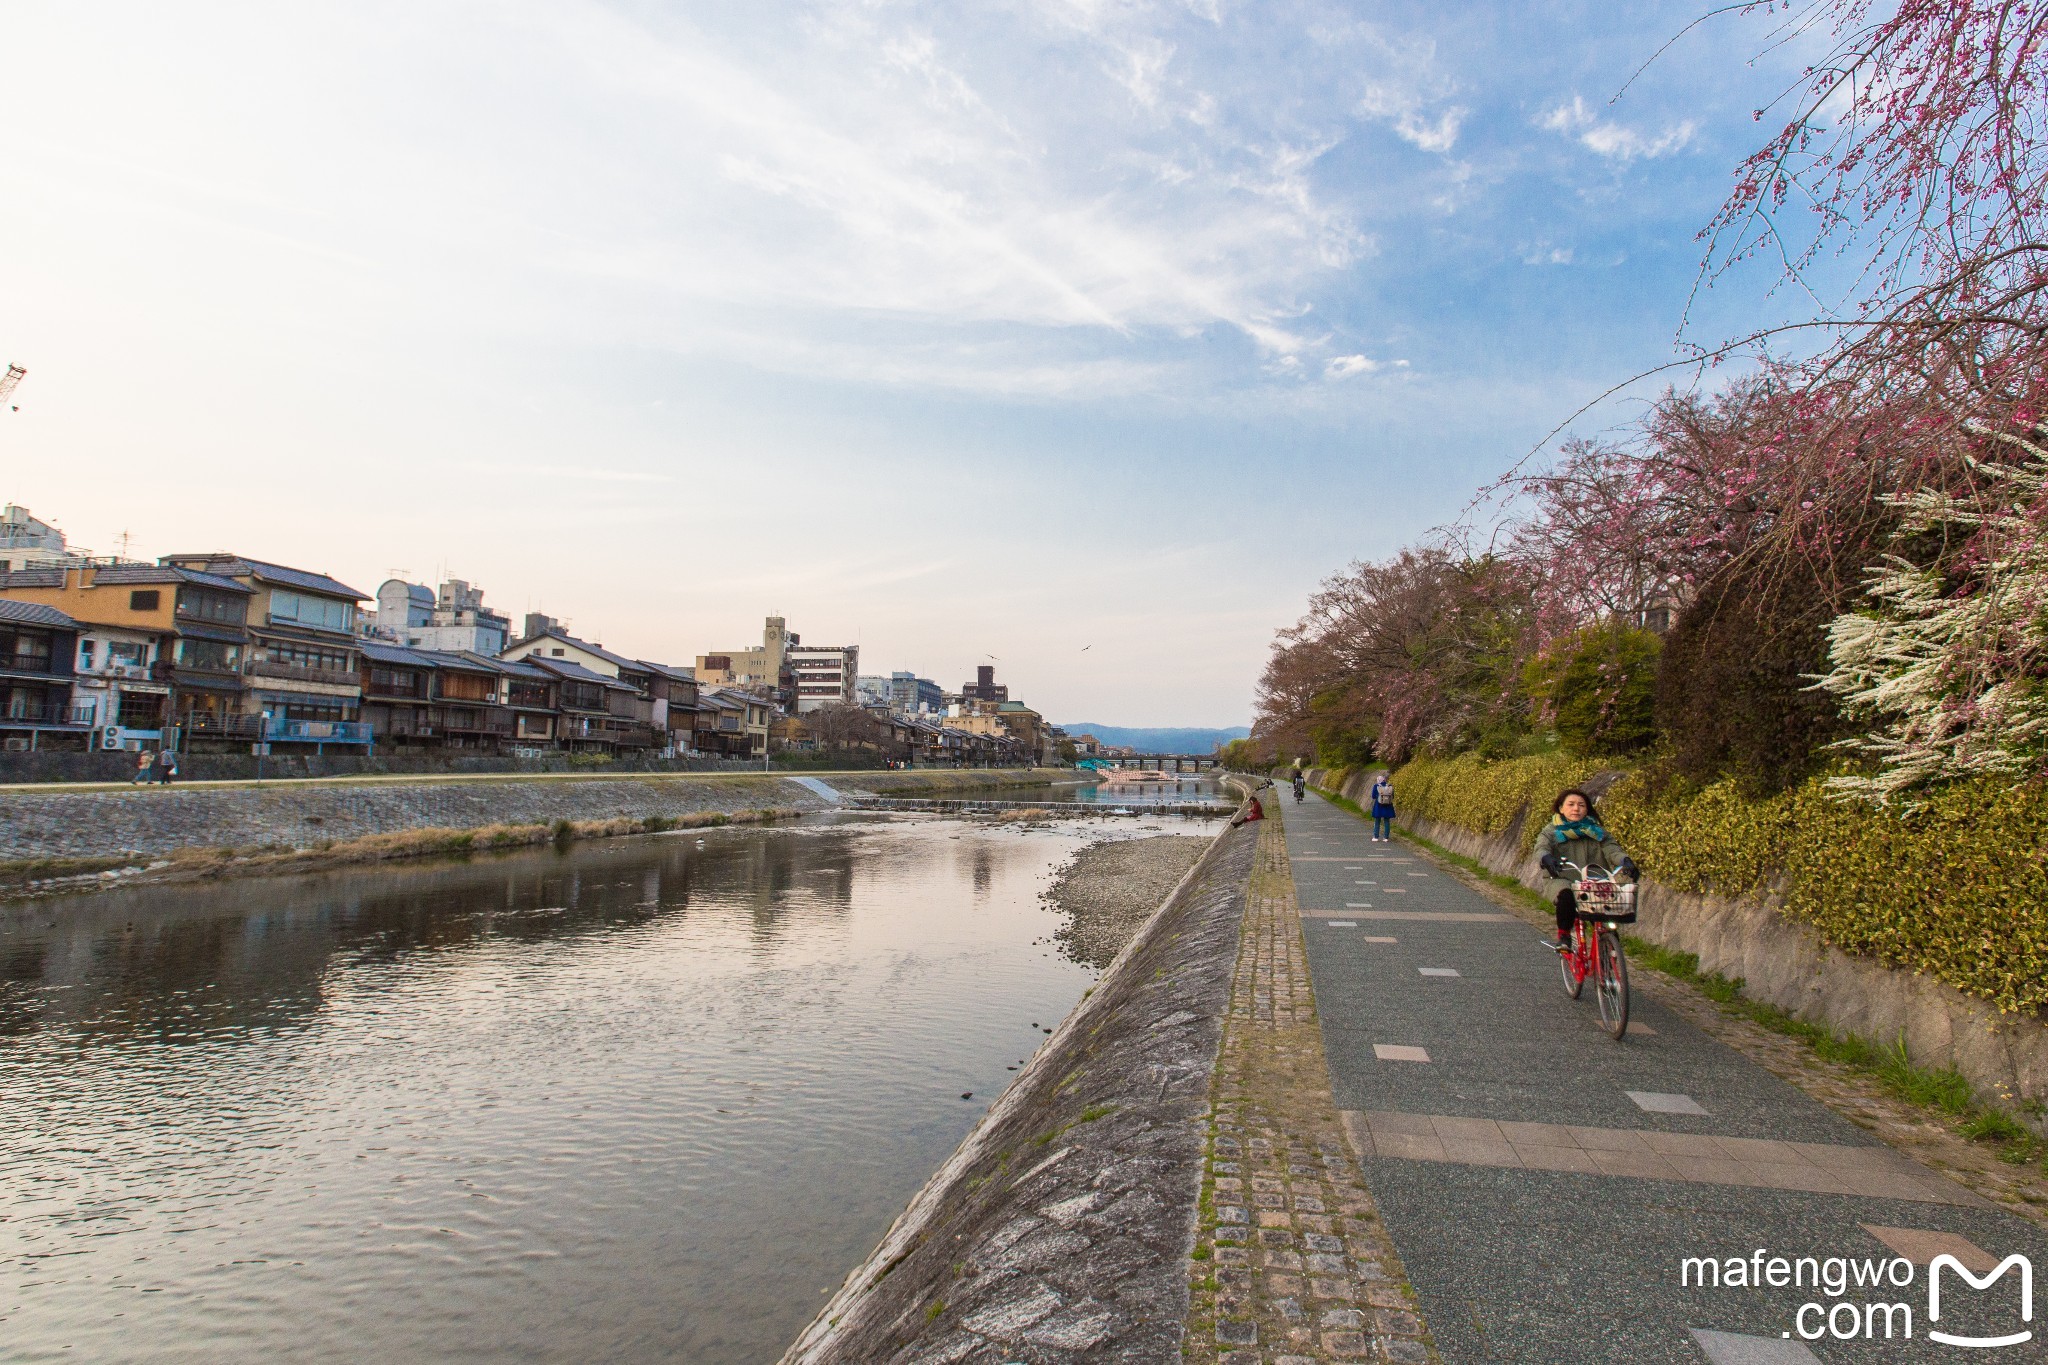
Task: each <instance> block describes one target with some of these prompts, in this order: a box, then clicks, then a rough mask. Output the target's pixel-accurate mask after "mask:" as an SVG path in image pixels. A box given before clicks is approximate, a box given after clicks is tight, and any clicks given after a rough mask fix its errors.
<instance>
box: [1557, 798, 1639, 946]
mask: <svg viewBox="0 0 2048 1365" xmlns="http://www.w3.org/2000/svg"><path fill="white" fill-rule="evenodd" d="M1550 811H1551V820H1550V827H1549V828H1548V829H1546V830H1544V831H1543V835H1542V838H1540V839H1539V840H1538V841H1537V847H1538V848H1540V849H1542V850H1543V854H1542V857H1541V858H1539V859H1538V860H1537V861H1538V862H1540V863H1541V864H1542V867H1543V872H1544V877H1545V880H1544V883H1543V895H1544V896H1545V897H1547V898H1550V899H1552V900H1554V901H1555V902H1556V903H1557V944H1556V947H1557V950H1558V951H1559V952H1565V951H1567V950H1569V949H1570V947H1571V941H1572V923H1573V921H1575V920H1576V919H1577V918H1578V897H1577V895H1576V894H1574V893H1573V891H1572V884H1573V882H1574V881H1576V880H1577V879H1578V877H1579V876H1580V875H1582V873H1581V872H1578V871H1574V870H1573V869H1572V868H1571V867H1568V866H1566V864H1567V863H1576V864H1577V865H1578V867H1579V868H1581V869H1584V868H1589V867H1599V868H1604V869H1606V870H1607V871H1608V872H1609V873H1610V874H1612V875H1613V877H1614V878H1615V880H1617V881H1627V882H1632V881H1634V880H1636V876H1637V873H1636V865H1635V863H1634V861H1633V860H1631V859H1630V858H1629V856H1628V853H1627V851H1626V850H1625V849H1623V848H1622V846H1621V845H1620V844H1618V843H1616V842H1615V841H1614V836H1613V835H1611V834H1609V833H1608V832H1607V830H1606V827H1605V826H1603V825H1602V824H1601V823H1600V812H1599V811H1597V810H1595V809H1594V808H1593V798H1592V797H1590V796H1588V795H1586V794H1585V793H1584V792H1582V791H1580V790H1579V789H1578V788H1577V787H1572V788H1570V789H1568V790H1566V791H1563V792H1560V793H1558V797H1557V801H1556V802H1555V803H1554V804H1553V805H1552V806H1551V808H1550Z"/></svg>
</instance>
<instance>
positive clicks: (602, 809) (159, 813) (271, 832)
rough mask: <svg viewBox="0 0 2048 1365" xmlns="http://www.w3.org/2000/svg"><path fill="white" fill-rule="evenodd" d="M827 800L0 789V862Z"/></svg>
mask: <svg viewBox="0 0 2048 1365" xmlns="http://www.w3.org/2000/svg"><path fill="white" fill-rule="evenodd" d="M829 805H830V803H829V802H828V801H826V800H825V798H823V797H821V796H819V795H818V794H817V793H816V792H813V791H811V790H809V789H808V788H806V787H804V786H802V785H800V784H798V783H795V782H791V781H789V780H788V779H786V778H779V777H730V778H708V779H707V778H697V779H694V780H693V779H691V778H687V777H642V778H630V777H624V778H615V777H604V778H587V779H569V778H563V779H557V780H553V781H548V780H534V781H519V780H517V779H512V780H504V779H500V780H496V781H486V782H446V781H444V782H379V783H332V784H325V783H310V784H306V785H299V786H278V787H254V786H249V787H208V786H191V787H178V786H173V787H170V788H167V789H166V788H138V789H137V790H135V791H132V792H129V791H91V792H63V791H53V792H48V793H45V792H40V791H25V792H24V791H15V792H7V793H5V794H0V861H16V860H21V859H28V858H79V857H106V856H111V855H117V854H123V853H144V854H161V853H171V852H174V851H176V850H178V849H181V848H259V847H279V846H286V847H291V848H312V847H314V846H316V845H319V844H321V843H324V842H328V841H334V840H342V839H355V838H360V837H362V836H363V835H366V834H388V833H393V832H396V831H399V830H409V829H426V828H436V827H438V828H447V829H476V828H480V827H482V826H485V825H494V824H551V823H553V822H554V821H556V820H607V819H610V818H612V817H614V816H633V817H636V818H640V817H645V816H649V815H665V816H676V815H687V814H693V813H696V812H699V811H725V812H731V811H739V810H753V809H758V808H759V807H762V806H778V807H782V808H784V809H789V810H822V809H825V808H826V807H827V806H829Z"/></svg>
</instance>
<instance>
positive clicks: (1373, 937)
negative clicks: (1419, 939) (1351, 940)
mask: <svg viewBox="0 0 2048 1365" xmlns="http://www.w3.org/2000/svg"><path fill="white" fill-rule="evenodd" d="M1358 941H1359V942H1360V943H1399V942H1400V941H1401V940H1400V939H1398V938H1388V937H1387V936H1386V935H1385V934H1360V935H1359V936H1358Z"/></svg>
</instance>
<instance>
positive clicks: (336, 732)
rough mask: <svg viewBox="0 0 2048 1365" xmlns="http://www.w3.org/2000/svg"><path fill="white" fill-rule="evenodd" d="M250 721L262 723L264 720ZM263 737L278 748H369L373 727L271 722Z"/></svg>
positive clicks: (348, 723)
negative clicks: (361, 745) (360, 746)
mask: <svg viewBox="0 0 2048 1365" xmlns="http://www.w3.org/2000/svg"><path fill="white" fill-rule="evenodd" d="M247 719H250V720H254V721H257V722H259V723H260V722H261V721H262V720H263V717H261V716H250V717H247ZM262 737H263V738H264V739H267V740H269V741H271V742H273V743H277V744H368V743H369V742H370V726H369V723H368V722H366V721H360V720H283V719H272V720H271V722H270V724H269V725H268V726H267V727H265V728H264V729H263V735H262Z"/></svg>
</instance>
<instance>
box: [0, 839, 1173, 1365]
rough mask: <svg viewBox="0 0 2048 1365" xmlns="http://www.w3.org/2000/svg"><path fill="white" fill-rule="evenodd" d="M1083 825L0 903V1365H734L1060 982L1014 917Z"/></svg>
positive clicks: (762, 1340)
mask: <svg viewBox="0 0 2048 1365" xmlns="http://www.w3.org/2000/svg"><path fill="white" fill-rule="evenodd" d="M1146 823H1157V824H1159V825H1166V826H1173V827H1177V828H1193V829H1197V830H1206V829H1212V828H1213V827H1214V826H1213V823H1207V824H1204V823H1193V824H1191V825H1188V826H1181V825H1180V824H1179V822H1173V821H1167V820H1159V821H1156V822H1151V821H1148V822H1146ZM1103 832H1104V827H1103V826H1102V825H1101V824H1100V822H1095V823H1093V824H1090V823H1087V822H1079V821H1076V822H1064V823H1059V824H1055V825H1053V826H1051V827H1042V828H1037V829H1031V830H1022V829H1019V828H1016V827H1014V826H1008V827H1006V826H999V825H975V824H971V823H966V822H960V821H951V820H912V819H900V818H894V819H891V818H881V819H876V818H845V817H830V816H828V817H813V818H811V819H807V820H805V821H803V822H800V823H798V824H795V825H792V826H786V827H780V828H772V829H723V830H712V831H693V832H691V833H688V834H676V835H663V836H650V837H645V838H633V839H618V840H610V841H604V842H596V843H588V844H579V845H575V846H573V847H571V848H569V849H567V850H563V851H552V850H551V851H544V852H527V853H519V854H511V855H502V856H492V857H479V858H477V859H475V860H472V861H467V862H459V863H437V864H435V865H432V866H409V867H404V868H397V869H394V868H379V869H373V870H364V871H360V872H346V873H334V874H327V875H318V876H306V877H300V878H274V879H265V880H252V881H230V882H225V883H220V884H215V885H207V886H200V887H157V888H136V889H131V890H128V891H120V892H108V893H101V894H97V895H93V896H86V897H74V898H65V899H58V900H48V901H40V902H32V903H27V904H24V905H18V906H15V907H0V1342H4V1346H0V1355H4V1356H5V1357H6V1358H7V1359H9V1360H19V1361H43V1360H56V1359H59V1358H65V1359H72V1360H85V1359H89V1360H96V1361H144V1360H147V1361H152V1362H162V1361H185V1360H189V1361H206V1362H244V1361H246V1362H257V1361H266V1362H268V1361H280V1360H290V1361H307V1362H325V1361H361V1360H367V1359H375V1360H388V1361H470V1360H475V1361H506V1360H520V1361H536V1362H554V1361H562V1362H569V1361H577V1362H582V1361H592V1360H604V1361H643V1360H645V1361H651V1360H677V1361H690V1362H706V1363H713V1362H728V1361H731V1362H740V1361H749V1362H755V1361H763V1360H772V1359H773V1358H774V1357H775V1355H776V1354H777V1353H778V1352H779V1351H780V1349H781V1348H782V1346H783V1345H784V1344H785V1343H786V1342H787V1341H788V1340H789V1339H790V1338H791V1337H792V1336H794V1334H795V1333H796V1332H797V1331H798V1330H799V1329H800V1328H801V1326H802V1325H803V1324H804V1323H805V1322H807V1321H808V1320H809V1319H810V1317H811V1316H812V1315H813V1314H814V1313H815V1311H816V1309H817V1306H818V1305H819V1304H820V1303H821V1302H822V1301H823V1300H824V1298H825V1296H826V1294H827V1292H828V1291H829V1290H831V1289H832V1288H834V1287H836V1286H837V1284H838V1282H839V1280H840V1279H841V1277H842V1276H843V1275H844V1274H845V1273H846V1272H847V1270H849V1269H850V1268H851V1267H852V1266H853V1265H854V1264H855V1263H856V1262H857V1261H859V1260H860V1258H861V1257H862V1256H864V1255H865V1254H866V1253H867V1251H868V1250H869V1248H870V1247H872V1246H873V1244H874V1243H875V1242H876V1241H877V1240H878V1239H879V1238H880V1236H881V1234H882V1232H883V1231H884V1230H885V1229H886V1228H887V1226H888V1224H889V1222H890V1221H891V1220H892V1219H893V1218H894V1217H895V1215H896V1214H897V1213H898V1212H899V1211H900V1210H901V1209H902V1207H903V1205H904V1203H905V1202H906V1201H907V1200H908V1198H909V1196H910V1195H911V1193H913V1192H914V1191H915V1190H916V1189H917V1187H918V1186H919V1185H921V1184H922V1183H923V1181H924V1180H925V1178H926V1177H927V1176H928V1175H929V1174H930V1172H931V1171H932V1170H933V1169H934V1168H935V1167H936V1166H937V1165H938V1164H939V1163H940V1162H941V1161H942V1160H944V1158H945V1157H946V1155H947V1154H948V1153H949V1152H950V1151H951V1150H952V1149H953V1148H954V1147H955V1146H956V1145H957V1144H958V1142H959V1140H960V1138H961V1137H962V1136H963V1135H964V1134H965V1133H966V1131H967V1130H968V1128H969V1127H971V1126H972V1124H973V1123H974V1121H975V1119H976V1118H978V1117H979V1115H980V1114H981V1113H982V1111H983V1109H984V1107H985V1106H986V1104H987V1103H988V1101H989V1100H990V1099H992V1098H993V1097H994V1095H995V1094H996V1093H997V1092H998V1091H1000V1090H1001V1088H1002V1087H1003V1085H1004V1084H1005V1083H1006V1082H1007V1081H1008V1080H1009V1078H1010V1077H1011V1076H1012V1075H1013V1074H1014V1068H1015V1067H1017V1066H1018V1065H1019V1064H1021V1063H1022V1062H1023V1061H1024V1060H1025V1059H1026V1058H1028V1057H1029V1056H1030V1054H1031V1052H1032V1051H1033V1049H1034V1048H1035V1047H1036V1046H1037V1045H1038V1044H1039V1043H1041V1042H1042V1041H1043V1039H1044V1036H1045V1035H1044V1032H1043V1030H1044V1029H1046V1028H1047V1027H1049V1026H1051V1025H1053V1024H1054V1023H1056V1022H1057V1020H1058V1019H1059V1018H1061V1017H1062V1016H1063V1015H1065V1014H1066V1013H1067V1011H1068V1010H1069V1009H1070V1008H1071V1007H1072V1006H1073V1004H1074V1002H1075V1001H1076V1000H1077V999H1078V998H1079V996H1080V994H1081V992H1082V991H1083V990H1084V989H1086V987H1087V986H1088V984H1089V983H1090V981H1091V979H1092V975H1091V973H1090V972H1089V971H1087V970H1086V969H1085V968H1083V967H1081V966H1079V965H1076V964H1074V963H1072V962H1069V961H1066V960H1065V959H1063V958H1062V957H1061V956H1060V955H1059V954H1058V952H1057V951H1056V949H1055V948H1054V946H1053V944H1052V935H1053V931H1054V930H1055V929H1056V928H1057V927H1058V925H1057V921H1056V920H1055V918H1054V916H1053V915H1052V913H1051V912H1050V911H1049V910H1047V909H1046V908H1045V907H1044V906H1043V905H1041V904H1040V902H1039V899H1038V897H1039V894H1040V892H1041V891H1042V890H1043V889H1044V887H1045V885H1046V883H1047V881H1048V879H1049V876H1050V873H1051V872H1052V871H1053V869H1054V868H1055V867H1056V866H1057V865H1058V864H1059V863H1060V862H1062V861H1063V860H1064V859H1065V858H1066V857H1068V856H1069V855H1070V854H1072V853H1073V852H1074V851H1075V850H1077V849H1078V848H1079V847H1081V846H1082V845H1083V844H1084V843H1086V842H1088V841H1089V840H1090V839H1093V838H1096V837H1100V835H1101V834H1102V833H1103ZM1118 832H1119V833H1132V832H1138V831H1135V830H1133V829H1132V828H1131V827H1130V826H1129V825H1126V824H1123V822H1119V830H1118ZM969 1094H971V1096H972V1098H971V1099H968V1098H963V1096H964V1095H969Z"/></svg>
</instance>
